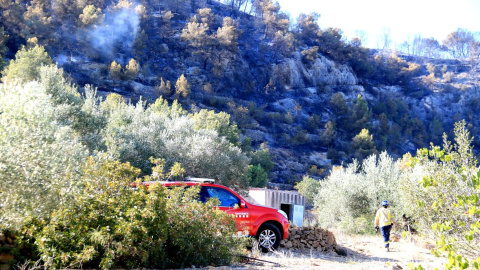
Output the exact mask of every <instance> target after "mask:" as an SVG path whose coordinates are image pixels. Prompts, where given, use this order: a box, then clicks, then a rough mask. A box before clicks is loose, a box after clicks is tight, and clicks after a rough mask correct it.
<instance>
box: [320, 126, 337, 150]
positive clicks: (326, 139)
mask: <svg viewBox="0 0 480 270" xmlns="http://www.w3.org/2000/svg"><path fill="white" fill-rule="evenodd" d="M319 137H320V143H321V144H322V145H324V146H331V145H332V144H333V143H334V142H335V139H336V138H337V131H336V128H335V124H334V123H332V121H328V122H327V123H326V124H325V130H324V131H323V132H322V133H320V136H319Z"/></svg>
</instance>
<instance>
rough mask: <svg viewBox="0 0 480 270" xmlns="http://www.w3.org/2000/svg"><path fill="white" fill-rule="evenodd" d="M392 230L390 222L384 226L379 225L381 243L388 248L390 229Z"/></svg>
mask: <svg viewBox="0 0 480 270" xmlns="http://www.w3.org/2000/svg"><path fill="white" fill-rule="evenodd" d="M391 230H392V224H390V225H388V226H384V227H380V231H381V232H382V236H383V243H384V244H385V247H386V248H388V247H389V245H390V231H391Z"/></svg>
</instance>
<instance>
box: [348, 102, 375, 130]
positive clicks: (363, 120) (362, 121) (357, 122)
mask: <svg viewBox="0 0 480 270" xmlns="http://www.w3.org/2000/svg"><path fill="white" fill-rule="evenodd" d="M371 115H372V112H371V111H370V110H369V108H368V103H367V101H366V100H365V99H364V98H363V96H361V95H358V96H357V100H356V101H355V105H354V106H353V110H352V117H351V118H350V123H351V124H350V129H351V130H352V131H353V132H357V131H358V130H361V129H363V128H366V126H367V123H368V121H369V120H370V117H371Z"/></svg>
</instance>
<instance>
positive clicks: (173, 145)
mask: <svg viewBox="0 0 480 270" xmlns="http://www.w3.org/2000/svg"><path fill="white" fill-rule="evenodd" d="M100 107H102V108H104V110H105V113H106V114H107V115H108V123H107V125H106V127H105V129H104V130H102V134H103V137H104V140H105V145H106V147H107V151H108V152H109V153H110V154H112V155H114V156H115V157H117V158H119V160H121V161H122V162H131V164H132V165H134V166H135V167H138V168H140V169H142V171H143V172H144V173H147V174H148V173H150V170H151V164H150V162H149V158H150V157H151V156H153V157H157V158H158V157H163V158H165V159H166V161H167V165H168V166H171V165H173V163H174V162H180V163H181V164H182V165H183V166H184V168H185V170H186V174H187V175H194V176H197V177H207V178H215V179H218V181H219V183H220V184H225V185H228V186H230V187H233V188H238V189H245V188H246V187H247V186H248V183H247V181H246V173H247V165H248V158H247V157H246V156H245V155H244V154H242V153H241V150H240V149H239V148H238V147H236V146H234V145H232V144H231V143H230V142H229V141H228V140H227V139H226V138H225V137H223V136H219V135H218V133H217V132H216V131H215V130H212V129H207V128H203V126H201V125H200V126H196V121H195V120H194V119H193V116H192V115H187V114H186V113H185V111H184V110H183V109H182V108H181V107H179V105H178V102H174V103H173V104H172V105H171V106H169V105H168V103H167V101H166V100H163V99H158V100H157V101H156V102H155V103H154V104H152V105H150V106H148V108H146V109H145V104H144V102H142V101H140V102H139V103H137V104H136V105H132V104H126V103H124V102H123V101H121V100H120V101H118V102H112V101H111V99H108V98H107V100H106V101H105V102H102V103H101V104H100ZM219 119H223V120H226V119H227V118H226V115H225V118H221V117H220V118H219ZM223 120H222V121H223ZM212 123H213V122H212ZM214 126H215V125H213V124H212V126H209V128H213V127H214ZM218 127H219V128H220V127H221V125H219V126H218ZM225 127H226V126H225ZM227 130H228V129H225V131H227ZM233 130H234V129H233V127H232V130H231V131H232V132H233ZM232 134H233V133H232Z"/></svg>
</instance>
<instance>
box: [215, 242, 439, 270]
mask: <svg viewBox="0 0 480 270" xmlns="http://www.w3.org/2000/svg"><path fill="white" fill-rule="evenodd" d="M336 239H337V243H338V244H339V246H341V247H342V249H343V250H344V251H346V256H340V255H334V254H325V253H319V252H309V251H291V250H285V249H280V250H278V251H277V252H274V253H268V254H259V256H258V257H257V258H258V259H261V260H265V261H269V262H272V263H265V262H255V261H251V262H250V263H247V264H242V265H238V266H237V267H231V268H224V269H232V268H233V269H275V270H282V269H328V270H337V269H338V270H340V269H365V270H367V269H394V270H399V269H409V267H408V265H409V264H410V263H414V264H421V265H422V267H423V268H424V269H434V268H435V267H438V268H439V269H442V268H443V267H442V265H443V264H444V263H445V259H444V258H437V257H435V256H433V255H432V254H431V253H430V251H429V248H430V246H429V245H428V244H425V243H418V241H416V242H410V241H406V240H403V239H399V241H398V242H393V243H392V244H391V247H390V252H386V251H385V249H384V248H383V244H382V239H381V237H380V236H347V235H341V234H337V235H336Z"/></svg>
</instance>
